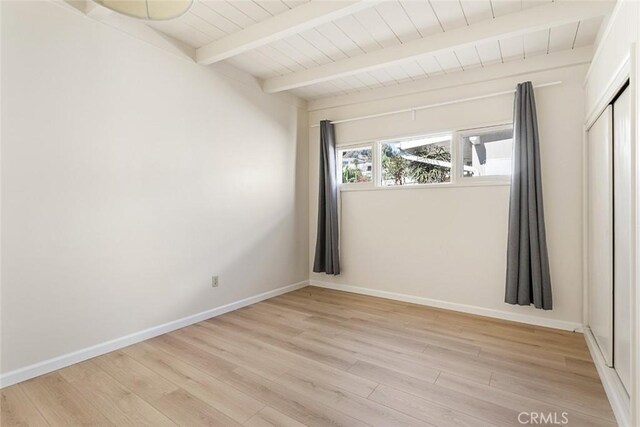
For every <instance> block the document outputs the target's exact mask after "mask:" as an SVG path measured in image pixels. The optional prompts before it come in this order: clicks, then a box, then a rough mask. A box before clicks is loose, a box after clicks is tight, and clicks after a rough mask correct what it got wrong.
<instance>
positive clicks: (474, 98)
mask: <svg viewBox="0 0 640 427" xmlns="http://www.w3.org/2000/svg"><path fill="white" fill-rule="evenodd" d="M559 84H562V82H561V81H557V82H550V83H543V84H539V85H534V86H533V88H534V89H538V88H542V87H549V86H557V85H559ZM514 92H515V89H513V90H505V91H502V92H494V93H489V94H486V95H479V96H472V97H470V98H461V99H455V100H453V101H445V102H439V103H437V104H428V105H420V106H417V107H411V108H403V109H402V110H395V111H387V112H385V113H378V114H369V115H368V116H359V117H351V118H348V119H342V120H335V121H332V122H331V124H334V125H335V124H339V123H348V122H357V121H360V120H366V119H375V118H377V117H384V116H391V115H394V114H402V113H412V114H413V119H414V120H415V113H416V111H419V110H427V109H429V108H435V107H443V106H445V105H452V104H460V103H462V102H469V101H477V100H479V99H485V98H493V97H494V96H501V95H508V94H510V93H514ZM311 127H312V128H317V127H320V124H319V123H316V124H314V125H311Z"/></svg>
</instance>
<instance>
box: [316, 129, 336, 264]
mask: <svg viewBox="0 0 640 427" xmlns="http://www.w3.org/2000/svg"><path fill="white" fill-rule="evenodd" d="M337 176H338V174H337V170H336V136H335V130H334V126H333V125H332V124H331V122H330V121H329V120H323V121H321V122H320V179H319V184H320V185H319V192H318V233H317V237H316V256H315V259H314V261H313V271H314V272H316V273H323V272H324V273H327V274H336V275H337V274H340V253H339V242H340V241H339V236H338V182H337Z"/></svg>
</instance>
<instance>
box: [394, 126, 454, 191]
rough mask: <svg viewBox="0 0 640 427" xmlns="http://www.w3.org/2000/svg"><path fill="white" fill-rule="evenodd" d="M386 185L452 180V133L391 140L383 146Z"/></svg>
mask: <svg viewBox="0 0 640 427" xmlns="http://www.w3.org/2000/svg"><path fill="white" fill-rule="evenodd" d="M381 163H382V185H385V186H390V185H409V184H433V183H441V182H449V181H451V135H450V134H448V135H431V136H423V137H418V138H408V139H402V140H398V141H387V142H384V143H382V147H381Z"/></svg>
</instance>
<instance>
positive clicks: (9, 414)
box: [0, 385, 49, 427]
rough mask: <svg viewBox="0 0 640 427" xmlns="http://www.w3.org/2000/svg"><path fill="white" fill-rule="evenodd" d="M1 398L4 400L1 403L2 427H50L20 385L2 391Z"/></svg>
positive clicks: (0, 421) (0, 419)
mask: <svg viewBox="0 0 640 427" xmlns="http://www.w3.org/2000/svg"><path fill="white" fill-rule="evenodd" d="M0 396H1V399H2V400H1V401H0V425H2V426H5V427H9V426H16V427H17V426H25V427H26V426H33V427H41V426H48V425H49V423H48V422H47V421H46V420H45V419H44V417H43V416H42V414H40V411H39V410H38V408H37V407H36V406H35V405H34V404H33V403H31V401H30V400H29V398H28V397H27V395H26V394H25V393H24V391H23V390H22V388H20V386H19V385H14V386H11V387H7V388H4V389H2V391H1V392H0Z"/></svg>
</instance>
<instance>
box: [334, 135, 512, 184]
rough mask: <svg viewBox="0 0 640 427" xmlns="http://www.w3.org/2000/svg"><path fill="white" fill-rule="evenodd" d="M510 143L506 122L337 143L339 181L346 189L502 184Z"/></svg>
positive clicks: (508, 171) (507, 169) (507, 168)
mask: <svg viewBox="0 0 640 427" xmlns="http://www.w3.org/2000/svg"><path fill="white" fill-rule="evenodd" d="M453 141H456V143H454V142H453ZM512 146H513V126H512V125H510V124H509V125H501V126H493V127H484V128H478V129H470V130H464V131H453V132H445V133H437V134H430V135H421V136H411V137H406V138H396V139H390V140H384V141H376V142H371V143H367V144H364V143H363V144H358V145H352V146H344V147H338V148H337V157H338V158H337V161H338V165H339V169H338V174H339V177H338V179H339V180H340V181H339V182H341V183H342V185H343V188H346V189H349V190H352V189H367V188H368V189H376V188H394V187H395V188H400V187H405V188H406V187H412V186H413V187H416V186H418V187H428V186H447V185H496V184H497V183H504V184H507V183H508V182H509V180H508V178H507V177H508V176H509V175H511V156H512V153H511V151H512ZM471 182H473V184H471ZM464 183H467V184H464Z"/></svg>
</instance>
